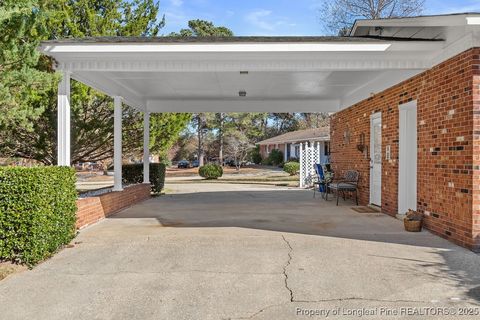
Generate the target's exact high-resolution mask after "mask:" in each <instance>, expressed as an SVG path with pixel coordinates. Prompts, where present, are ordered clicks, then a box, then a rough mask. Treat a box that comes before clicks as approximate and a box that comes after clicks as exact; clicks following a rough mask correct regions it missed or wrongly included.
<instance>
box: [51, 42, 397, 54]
mask: <svg viewBox="0 0 480 320" xmlns="http://www.w3.org/2000/svg"><path fill="white" fill-rule="evenodd" d="M390 46H391V44H390V43H268V44H265V43H248V44H237V43H235V44H151V43H149V44H148V45H145V44H88V45H82V44H57V45H46V46H45V47H44V48H43V51H44V52H45V53H89V52H90V53H92V52H94V53H129V52H136V53H144V52H146V53H148V52H372V51H373V52H375V51H376V52H380V51H386V50H387V49H388V48H390Z"/></svg>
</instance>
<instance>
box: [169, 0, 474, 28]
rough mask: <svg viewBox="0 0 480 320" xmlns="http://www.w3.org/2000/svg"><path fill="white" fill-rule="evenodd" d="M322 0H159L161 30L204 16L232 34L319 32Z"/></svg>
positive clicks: (430, 10)
mask: <svg viewBox="0 0 480 320" xmlns="http://www.w3.org/2000/svg"><path fill="white" fill-rule="evenodd" d="M322 2H323V1H322V0H242V1H225V0H161V1H160V7H161V9H160V10H161V11H162V12H163V13H164V14H165V17H166V22H167V25H166V27H165V28H164V29H163V30H162V33H165V34H167V33H169V32H171V31H178V30H180V29H181V28H184V27H186V25H187V22H188V20H191V19H204V20H209V21H213V22H214V23H215V24H216V25H222V26H226V27H228V28H230V29H232V30H233V32H234V33H235V35H238V36H246V35H322V34H324V29H323V27H322V25H321V23H320V20H319V13H318V11H319V8H320V7H321V3H322ZM453 12H480V0H426V8H425V11H424V14H444V13H453Z"/></svg>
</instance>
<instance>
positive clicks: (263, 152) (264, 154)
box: [260, 143, 285, 159]
mask: <svg viewBox="0 0 480 320" xmlns="http://www.w3.org/2000/svg"><path fill="white" fill-rule="evenodd" d="M273 149H278V150H280V151H282V154H285V144H284V143H280V144H278V146H277V145H276V144H270V145H268V151H270V152H272V150H273ZM269 154H270V153H267V145H261V146H260V155H261V156H262V159H267V158H268V155H269Z"/></svg>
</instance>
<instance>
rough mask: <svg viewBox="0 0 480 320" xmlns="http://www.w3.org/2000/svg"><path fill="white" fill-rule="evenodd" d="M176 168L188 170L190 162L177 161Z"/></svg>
mask: <svg viewBox="0 0 480 320" xmlns="http://www.w3.org/2000/svg"><path fill="white" fill-rule="evenodd" d="M178 168H179V169H181V168H185V169H187V168H190V162H189V161H187V160H180V161H178Z"/></svg>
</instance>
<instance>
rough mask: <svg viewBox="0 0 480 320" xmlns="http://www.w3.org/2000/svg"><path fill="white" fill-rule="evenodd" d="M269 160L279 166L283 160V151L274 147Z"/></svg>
mask: <svg viewBox="0 0 480 320" xmlns="http://www.w3.org/2000/svg"><path fill="white" fill-rule="evenodd" d="M268 160H269V162H270V163H271V164H272V165H274V166H278V165H279V164H281V163H282V162H283V152H282V151H280V150H277V149H273V150H272V152H270V154H269V155H268Z"/></svg>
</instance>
